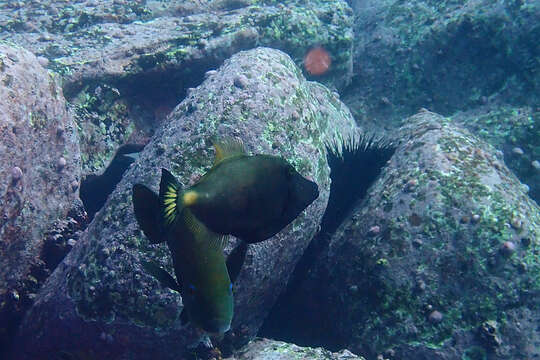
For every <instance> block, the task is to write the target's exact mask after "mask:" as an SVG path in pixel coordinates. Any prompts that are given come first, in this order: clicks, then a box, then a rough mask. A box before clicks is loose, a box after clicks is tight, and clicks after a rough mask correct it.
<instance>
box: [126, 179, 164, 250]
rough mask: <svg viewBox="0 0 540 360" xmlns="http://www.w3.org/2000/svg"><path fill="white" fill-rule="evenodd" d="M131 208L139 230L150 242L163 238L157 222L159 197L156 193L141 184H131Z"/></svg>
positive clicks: (156, 241)
mask: <svg viewBox="0 0 540 360" xmlns="http://www.w3.org/2000/svg"><path fill="white" fill-rule="evenodd" d="M132 198H133V210H134V212H135V218H136V219H137V223H138V224H139V226H140V228H141V230H142V231H143V232H144V234H145V235H146V237H148V239H149V240H150V242H151V243H152V244H159V243H160V242H163V241H164V240H165V237H164V236H163V235H162V232H161V226H160V222H159V199H158V196H157V194H156V193H154V192H153V191H152V190H150V189H149V188H147V187H146V186H144V185H142V184H135V185H133V193H132Z"/></svg>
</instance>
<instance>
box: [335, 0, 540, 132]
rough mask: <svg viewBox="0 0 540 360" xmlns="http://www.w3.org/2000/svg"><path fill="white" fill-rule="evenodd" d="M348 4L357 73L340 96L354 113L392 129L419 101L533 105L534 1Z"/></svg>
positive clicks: (448, 110) (437, 106)
mask: <svg viewBox="0 0 540 360" xmlns="http://www.w3.org/2000/svg"><path fill="white" fill-rule="evenodd" d="M350 3H351V6H352V7H353V8H354V9H355V14H356V20H355V30H354V31H355V47H354V49H355V50H354V51H355V54H354V71H355V74H357V75H356V76H355V78H354V80H353V86H351V87H350V91H349V92H348V93H347V96H344V101H345V103H346V104H347V105H349V107H350V108H351V111H352V112H353V114H354V115H355V117H356V118H357V119H359V120H361V121H365V122H373V123H374V124H375V125H377V123H378V122H379V121H380V122H383V123H384V124H385V125H387V126H392V127H395V126H396V125H397V124H399V122H400V121H401V120H402V119H403V118H405V117H407V116H410V115H412V114H414V113H415V112H416V111H418V109H419V108H420V107H425V108H429V109H430V110H433V111H436V112H438V113H442V114H444V115H450V114H452V113H454V112H455V111H457V110H466V109H471V108H474V107H476V106H478V105H481V104H483V103H486V102H490V101H492V100H494V99H496V98H499V99H501V100H503V101H504V102H506V103H508V104H518V105H521V106H523V105H535V104H536V106H538V104H539V101H540V98H539V97H538V94H539V89H540V71H539V70H540V60H539V59H540V44H539V42H538V40H537V39H538V37H539V36H540V26H539V25H538V24H540V4H539V3H538V1H536V0H524V1H492V0H458V1H454V0H447V1H430V0H412V1H395V0H351V1H350ZM464 89H467V91H463V90H464Z"/></svg>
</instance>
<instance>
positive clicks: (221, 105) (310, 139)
mask: <svg viewBox="0 0 540 360" xmlns="http://www.w3.org/2000/svg"><path fill="white" fill-rule="evenodd" d="M239 78H241V79H242V80H241V81H240V80H239ZM354 126H355V125H354V120H353V119H352V117H351V114H350V112H349V110H348V109H347V108H346V107H345V106H344V105H343V104H342V103H341V102H340V101H339V99H338V98H337V97H336V96H335V94H334V93H332V92H330V91H329V90H327V89H326V88H324V87H323V86H322V85H320V84H317V83H311V82H306V81H305V79H304V77H303V76H302V74H301V71H300V70H299V69H298V68H297V67H296V66H295V65H294V63H293V62H292V61H291V59H290V58H289V57H288V56H287V55H285V54H284V53H282V52H280V51H277V50H271V49H268V48H257V49H254V50H251V51H246V52H241V53H239V54H237V55H235V56H233V57H232V58H231V59H229V60H227V61H226V62H225V64H224V65H223V66H222V67H221V68H220V69H219V70H218V71H217V72H214V73H211V74H209V75H208V77H207V79H206V80H205V81H204V82H203V83H202V84H201V86H199V87H198V88H196V89H194V90H193V91H192V92H190V94H189V96H188V97H187V98H186V99H185V100H184V101H183V102H182V103H180V104H179V105H178V106H177V107H176V108H175V110H174V111H173V112H172V113H171V115H170V116H169V117H168V118H167V120H166V121H165V123H164V126H163V127H162V128H161V129H160V130H158V132H157V133H156V135H155V136H154V137H153V139H152V141H151V142H150V143H149V144H148V145H147V146H146V148H145V149H144V151H143V152H142V153H141V154H140V157H139V159H138V161H137V162H136V163H135V164H134V165H132V167H131V169H130V170H128V172H127V173H126V174H125V176H124V179H123V180H122V181H121V182H120V184H119V185H118V186H117V188H116V190H115V192H114V193H113V194H112V195H111V197H109V200H108V202H107V204H106V205H105V207H104V209H103V210H102V211H101V212H99V213H98V214H97V215H96V217H95V218H94V221H93V222H92V223H91V224H90V226H89V228H88V229H87V231H86V233H85V234H84V235H83V236H82V237H81V239H80V240H79V241H78V243H77V244H76V246H75V247H74V248H73V250H72V251H71V252H70V254H69V255H68V256H67V257H66V259H65V260H64V262H63V263H62V264H61V265H59V267H58V268H57V270H56V271H55V272H54V273H53V274H52V275H51V277H49V279H48V281H47V283H46V284H45V285H44V287H43V288H42V291H41V292H40V294H39V296H38V298H37V300H36V303H35V305H34V307H33V308H32V309H31V311H30V312H29V314H28V316H27V318H26V321H25V323H24V325H23V327H22V331H21V334H20V337H19V343H18V348H17V349H19V350H20V351H23V350H24V351H26V353H24V354H23V353H21V352H18V353H17V356H19V357H18V358H22V359H24V358H33V356H35V355H36V354H41V355H43V354H54V353H57V352H58V351H60V350H65V351H74V350H75V349H78V350H85V349H86V350H90V349H92V351H94V352H97V353H96V354H95V356H97V357H98V358H102V357H109V356H112V357H114V358H120V359H147V358H148V357H149V356H152V357H153V358H159V359H178V358H182V357H183V356H186V354H187V353H188V352H189V351H188V349H186V345H188V344H190V343H193V342H194V341H196V340H197V339H199V337H200V334H197V333H196V332H194V331H193V330H192V329H190V328H184V327H182V326H181V324H180V320H179V315H180V312H181V310H182V302H181V297H180V295H178V294H177V293H175V292H173V291H171V290H168V289H165V288H163V287H161V286H160V284H159V283H158V282H157V281H156V280H155V279H154V278H153V277H151V276H150V275H148V274H146V273H145V272H144V271H143V270H142V268H141V265H140V261H141V260H143V259H157V260H158V261H160V262H161V263H162V264H163V265H164V266H165V267H166V268H167V269H168V270H169V271H171V272H172V264H171V259H170V255H169V251H168V249H167V247H166V245H164V244H161V245H150V244H149V242H148V240H147V239H146V238H145V237H144V235H143V234H142V233H141V232H140V230H139V229H138V226H137V223H136V221H135V219H134V215H133V210H132V203H131V187H132V185H133V184H134V183H143V184H146V185H148V186H150V187H151V188H153V189H157V187H158V184H159V176H160V169H161V168H162V167H164V168H167V169H170V170H171V171H172V172H173V173H174V174H175V175H176V176H177V177H178V178H179V180H180V181H181V182H182V183H183V184H184V185H187V184H189V183H191V182H193V180H194V179H196V178H197V177H198V176H200V175H201V174H203V173H204V172H205V171H206V170H207V169H208V168H209V167H210V166H211V164H212V162H213V155H214V154H213V150H212V146H211V142H210V141H209V138H210V137H211V136H214V135H222V136H223V135H234V136H238V137H240V138H241V139H242V140H243V141H244V142H245V144H246V147H247V149H248V150H249V151H250V152H252V153H272V154H279V155H282V156H284V157H285V158H287V159H288V161H290V162H291V163H292V164H293V165H294V166H295V167H296V169H297V170H298V171H299V172H300V173H301V174H303V175H304V176H309V177H311V178H312V179H313V180H314V181H315V182H317V184H318V185H319V191H320V196H319V198H318V199H317V200H316V201H315V202H314V203H313V204H312V205H311V206H309V207H308V209H307V210H306V211H305V212H303V213H302V214H301V215H300V216H299V217H298V218H297V219H296V220H295V221H294V222H293V223H292V224H291V225H289V226H288V227H287V228H286V229H284V230H283V231H282V232H280V233H279V234H277V235H276V236H275V237H273V238H272V239H270V240H268V241H265V242H263V243H261V244H257V245H253V246H251V245H250V248H249V250H248V254H247V258H246V262H245V264H244V267H243V268H242V271H241V272H240V275H239V278H238V279H237V282H236V283H235V289H234V291H235V317H234V319H233V325H232V329H231V331H230V332H229V333H227V335H226V336H225V339H224V340H223V342H222V343H221V344H220V347H221V348H222V349H223V352H224V353H226V352H227V349H229V350H230V349H232V348H236V347H239V346H241V345H243V344H245V343H247V341H248V340H249V339H250V338H252V337H254V336H255V334H256V332H257V329H258V328H259V326H260V325H261V323H262V321H263V319H264V317H265V316H266V314H267V313H268V311H269V309H270V307H271V306H272V304H273V303H274V301H275V300H276V298H277V296H278V294H279V292H280V291H281V290H282V289H283V287H284V285H285V283H286V281H287V278H288V276H289V274H290V272H291V271H292V269H293V267H294V264H295V263H296V261H297V260H298V258H299V257H300V255H301V254H302V251H303V250H304V248H305V247H306V246H307V244H308V242H309V241H310V239H311V238H312V236H313V235H314V233H315V232H316V230H317V227H318V225H319V221H320V218H321V217H322V214H323V212H324V209H325V206H326V202H327V200H328V191H329V185H330V184H329V168H328V166H327V163H326V157H325V156H326V155H325V154H326V148H325V145H324V144H325V143H327V142H331V141H332V140H333V139H335V138H336V136H345V137H346V136H347V133H348V132H350V131H352V129H353V127H354ZM231 245H232V244H229V246H228V247H227V251H230V249H231V248H232V246H231Z"/></svg>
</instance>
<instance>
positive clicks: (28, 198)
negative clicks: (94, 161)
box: [0, 44, 80, 347]
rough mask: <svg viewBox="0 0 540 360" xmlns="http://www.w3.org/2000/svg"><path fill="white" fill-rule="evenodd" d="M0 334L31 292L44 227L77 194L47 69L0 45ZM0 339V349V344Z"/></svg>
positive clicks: (70, 131) (74, 148) (67, 126)
mask: <svg viewBox="0 0 540 360" xmlns="http://www.w3.org/2000/svg"><path fill="white" fill-rule="evenodd" d="M0 173H1V174H2V177H1V178H0V339H3V338H4V336H6V335H10V334H6V331H12V329H11V330H10V329H6V326H9V324H10V320H9V318H11V317H12V316H14V314H17V313H18V311H20V310H22V309H23V308H24V307H25V306H27V305H28V303H29V302H31V299H32V298H33V296H35V292H36V291H37V290H38V289H37V288H38V282H39V280H41V281H42V280H43V279H42V278H41V279H37V278H39V277H40V275H43V274H40V275H38V274H39V273H40V272H41V271H42V270H43V269H42V268H43V262H42V260H41V259H40V253H41V251H42V247H43V242H44V239H45V232H46V230H47V229H48V228H49V227H50V226H51V225H52V223H53V221H54V220H56V219H58V218H64V217H66V215H67V213H68V210H69V209H70V206H71V204H72V202H73V201H74V200H75V199H76V198H77V192H78V184H79V180H80V153H79V143H78V138H77V132H76V130H75V124H74V122H73V118H72V116H71V115H70V113H69V112H68V111H67V109H66V102H65V100H64V98H63V96H62V90H61V89H60V87H59V85H58V84H57V79H56V78H55V76H54V75H52V74H50V73H48V72H47V70H45V69H44V68H43V67H42V66H41V65H40V64H39V62H38V60H37V59H36V57H35V56H34V55H32V54H31V53H30V52H28V51H26V50H24V49H22V48H17V47H11V46H8V45H5V44H0ZM1 342H2V341H1V340H0V347H1Z"/></svg>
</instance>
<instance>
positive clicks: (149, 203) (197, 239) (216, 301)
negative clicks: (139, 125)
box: [133, 171, 239, 334]
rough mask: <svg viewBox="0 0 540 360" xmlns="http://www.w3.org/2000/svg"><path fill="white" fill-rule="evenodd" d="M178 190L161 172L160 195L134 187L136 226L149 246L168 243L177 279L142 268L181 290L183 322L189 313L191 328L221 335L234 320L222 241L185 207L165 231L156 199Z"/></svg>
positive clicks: (149, 265)
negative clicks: (170, 191) (146, 238)
mask: <svg viewBox="0 0 540 360" xmlns="http://www.w3.org/2000/svg"><path fill="white" fill-rule="evenodd" d="M165 184H166V185H165ZM177 186H178V184H177V183H176V180H175V179H174V178H173V177H172V175H170V174H169V173H168V172H166V171H164V176H163V177H162V179H161V186H160V197H158V196H157V195H156V194H155V193H154V192H152V191H151V190H150V189H148V188H147V187H146V186H144V185H141V184H136V185H135V186H134V187H133V205H134V210H135V217H136V218H137V221H138V223H139V226H140V227H141V229H142V230H143V232H144V233H145V235H146V236H147V237H148V238H149V239H150V241H151V242H152V243H159V242H161V241H167V245H168V247H169V249H170V251H171V255H172V259H173V264H174V270H175V274H176V277H177V279H178V280H180V281H177V280H175V279H174V278H173V277H172V276H171V275H170V274H168V273H167V272H166V271H165V270H163V269H161V268H160V267H159V266H157V265H155V264H154V263H148V262H146V263H143V266H144V267H145V269H146V270H147V271H148V272H150V273H151V274H152V275H154V276H155V277H156V278H158V279H159V280H160V281H161V282H162V283H164V284H165V285H167V286H168V287H170V288H172V289H174V290H177V291H179V292H180V294H181V295H182V300H183V301H184V306H185V310H186V313H184V312H183V313H182V317H183V318H184V319H186V316H185V315H186V314H187V319H188V320H189V321H191V322H192V323H193V324H194V325H195V326H198V327H200V328H202V329H203V330H205V331H207V332H210V333H218V334H223V333H225V332H226V331H227V330H229V328H230V325H231V320H232V316H233V295H232V283H231V280H230V278H229V272H228V270H227V267H226V264H225V256H224V255H223V249H222V245H223V240H224V238H223V236H222V235H218V234H216V233H214V232H212V231H210V230H209V229H208V228H207V227H206V226H204V225H203V224H202V223H201V222H200V221H198V220H197V219H196V218H195V217H194V216H193V215H192V214H191V211H190V210H189V209H183V210H182V212H180V213H179V214H178V215H177V217H176V218H175V220H174V222H173V223H171V224H170V225H169V226H168V228H167V229H166V230H165V229H164V228H163V226H162V225H161V223H162V222H161V220H160V214H161V213H162V212H161V208H162V206H161V205H160V198H161V199H164V198H167V191H166V189H167V188H170V187H172V188H175V187H177ZM238 269H239V268H238ZM233 271H234V272H235V273H236V274H237V273H238V270H233Z"/></svg>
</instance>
